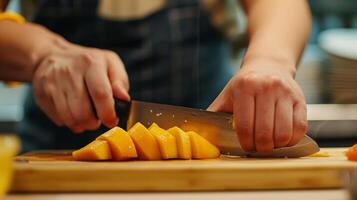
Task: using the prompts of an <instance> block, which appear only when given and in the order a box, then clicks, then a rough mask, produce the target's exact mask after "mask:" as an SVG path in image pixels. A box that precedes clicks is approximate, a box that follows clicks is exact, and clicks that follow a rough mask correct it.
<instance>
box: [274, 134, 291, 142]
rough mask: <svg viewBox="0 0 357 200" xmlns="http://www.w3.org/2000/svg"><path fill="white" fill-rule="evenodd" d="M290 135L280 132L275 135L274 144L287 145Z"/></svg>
mask: <svg viewBox="0 0 357 200" xmlns="http://www.w3.org/2000/svg"><path fill="white" fill-rule="evenodd" d="M290 136H291V135H290V134H288V133H287V132H281V133H277V134H276V135H275V143H278V144H283V145H285V144H288V143H289V141H290V139H291V137H290Z"/></svg>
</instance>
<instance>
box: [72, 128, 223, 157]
mask: <svg viewBox="0 0 357 200" xmlns="http://www.w3.org/2000/svg"><path fill="white" fill-rule="evenodd" d="M219 155H220V152H219V150H218V148H217V147H216V146H214V145H213V144H211V143H210V142H209V141H207V140H206V139H205V138H204V137H202V136H201V135H199V134H197V133H196V132H194V131H189V132H185V131H183V130H182V129H180V128H178V127H172V128H170V129H168V130H165V129H162V128H161V127H159V126H158V125H157V124H155V123H153V124H152V125H151V126H150V127H149V129H147V128H146V127H145V126H144V125H142V124H141V123H136V124H135V125H134V126H133V127H131V128H130V129H129V131H128V132H126V131H125V130H123V129H121V128H119V127H114V128H112V129H111V130H109V131H107V132H105V133H103V134H102V135H100V136H99V137H97V138H96V140H94V141H93V142H91V143H89V144H88V145H87V146H85V147H83V148H81V149H79V150H77V151H73V153H72V156H73V158H74V159H75V160H83V161H99V160H110V159H113V160H117V161H123V160H130V159H133V158H137V157H138V158H139V159H140V160H161V159H174V158H180V159H191V158H193V159H210V158H217V157H219Z"/></svg>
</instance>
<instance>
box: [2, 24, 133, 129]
mask: <svg viewBox="0 0 357 200" xmlns="http://www.w3.org/2000/svg"><path fill="white" fill-rule="evenodd" d="M0 79H3V80H16V81H27V82H31V83H32V86H33V87H32V89H33V93H34V98H35V100H36V103H37V104H38V106H39V107H40V108H41V109H42V111H43V112H44V113H46V114H47V116H48V117H49V118H51V120H52V121H53V122H54V123H56V124H57V125H58V126H67V127H69V128H70V129H71V130H72V131H74V132H82V131H84V130H94V129H96V128H97V127H98V126H99V124H100V123H103V124H104V125H106V126H108V127H113V126H115V125H116V124H117V122H118V119H117V117H116V113H115V110H114V99H113V96H115V97H117V98H120V99H123V100H128V99H129V98H130V97H129V95H128V90H129V81H128V77H127V73H126V71H125V68H124V65H123V63H122V62H121V60H120V58H119V57H118V55H117V54H115V53H114V52H111V51H108V50H102V49H96V48H88V47H83V46H79V45H76V44H72V43H70V42H68V41H66V40H65V39H64V38H62V37H60V36H59V35H57V34H55V33H52V32H50V31H49V30H47V29H46V28H44V27H42V26H40V25H35V24H31V23H27V24H17V23H15V22H11V21H0ZM91 101H92V102H93V104H94V107H95V109H96V114H97V115H98V119H97V118H96V116H95V114H94V112H93V109H92V105H91Z"/></svg>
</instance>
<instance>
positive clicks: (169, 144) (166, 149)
mask: <svg viewBox="0 0 357 200" xmlns="http://www.w3.org/2000/svg"><path fill="white" fill-rule="evenodd" d="M149 131H150V133H151V134H153V135H154V136H155V138H156V140H157V142H158V143H159V146H160V152H161V157H162V158H163V159H172V158H177V146H176V138H175V136H173V135H171V134H170V133H169V132H167V131H166V130H164V129H162V128H160V127H159V126H158V125H157V124H155V123H153V124H152V125H151V126H150V127H149Z"/></svg>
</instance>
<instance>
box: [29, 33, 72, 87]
mask: <svg viewBox="0 0 357 200" xmlns="http://www.w3.org/2000/svg"><path fill="white" fill-rule="evenodd" d="M40 28H41V29H44V30H42V31H46V34H44V33H41V34H43V36H44V38H45V39H43V40H41V41H38V42H37V44H36V45H34V46H33V48H32V49H31V51H30V52H31V53H30V55H29V60H30V61H29V63H31V65H32V67H31V68H32V74H31V76H30V80H29V81H32V78H33V75H34V73H35V72H36V70H37V67H38V66H39V65H40V64H41V62H42V61H43V60H44V59H45V58H46V57H47V56H49V55H51V54H53V53H56V52H61V51H64V50H66V49H67V46H68V45H69V42H68V41H66V40H65V39H64V38H63V37H61V36H60V35H57V34H55V33H52V32H49V31H48V30H47V29H45V28H42V27H40Z"/></svg>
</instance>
